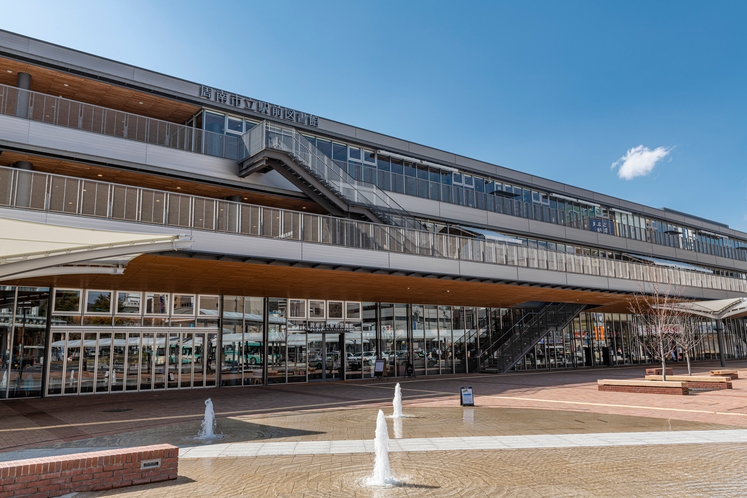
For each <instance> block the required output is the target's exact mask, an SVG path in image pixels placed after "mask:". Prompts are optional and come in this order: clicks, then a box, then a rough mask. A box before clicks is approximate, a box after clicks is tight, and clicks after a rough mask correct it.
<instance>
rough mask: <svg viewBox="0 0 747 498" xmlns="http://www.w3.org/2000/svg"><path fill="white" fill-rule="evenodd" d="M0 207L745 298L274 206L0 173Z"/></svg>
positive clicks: (604, 266)
mask: <svg viewBox="0 0 747 498" xmlns="http://www.w3.org/2000/svg"><path fill="white" fill-rule="evenodd" d="M0 206H6V207H12V208H20V209H31V210H39V211H46V212H53V213H64V214H69V215H75V216H90V217H95V218H104V219H111V220H121V221H129V222H136V223H148V224H155V225H162V226H170V227H175V228H187V229H194V230H208V231H215V232H224V233H231V234H238V235H246V236H251V237H266V238H272V239H283V240H289V241H300V242H308V243H315V244H327V245H334V246H340V247H349V248H356V249H367V250H373V251H387V252H395V253H404V254H414V255H419V256H425V257H437V258H445V259H452V260H462V261H474V262H479V263H489V264H496V265H504V266H512V267H523V268H537V269H543V270H550V271H559V272H568V273H578V274H584V275H596V276H601V277H614V278H622V279H627V280H636V281H640V282H661V283H662V284H666V285H672V286H691V287H701V288H707V289H717V290H724V291H734V292H747V280H743V279H738V278H732V277H725V276H720V275H712V274H706V273H702V272H698V271H689V270H683V269H678V268H666V267H658V266H648V265H643V264H638V263H633V262H627V261H618V260H610V259H605V258H598V257H590V256H579V255H576V254H566V253H563V252H555V251H549V250H544V249H536V248H531V247H525V246H517V245H515V244H507V243H503V242H500V241H492V240H481V239H474V238H469V237H460V236H457V235H450V234H444V233H433V232H428V231H423V230H414V229H408V228H403V227H397V226H391V225H381V224H375V223H368V222H362V221H352V220H348V219H342V218H335V217H331V216H324V215H317V214H310V213H303V212H298V211H290V210H285V209H277V208H272V207H264V206H257V205H252V204H243V203H239V202H232V201H226V200H217V199H211V198H207V197H199V196H192V195H185V194H177V193H172V192H165V191H160V190H151V189H145V188H140V187H130V186H126V185H119V184H113V183H107V182H100V181H94V180H84V179H80V178H73V177H66V176H61V175H53V174H48V173H39V172H32V171H24V170H16V169H13V168H7V167H0Z"/></svg>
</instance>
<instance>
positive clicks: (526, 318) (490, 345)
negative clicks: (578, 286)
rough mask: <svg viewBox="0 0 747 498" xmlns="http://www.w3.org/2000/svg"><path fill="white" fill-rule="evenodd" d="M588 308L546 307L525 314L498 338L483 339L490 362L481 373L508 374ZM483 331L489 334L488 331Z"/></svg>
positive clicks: (507, 325) (506, 326)
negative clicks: (546, 339)
mask: <svg viewBox="0 0 747 498" xmlns="http://www.w3.org/2000/svg"><path fill="white" fill-rule="evenodd" d="M586 307H587V306H586V305H584V304H572V303H543V304H542V305H541V306H539V307H538V308H534V309H527V310H524V312H523V313H521V314H520V315H519V316H517V317H516V318H515V319H514V320H513V321H511V322H509V323H508V324H504V326H503V327H502V328H501V329H500V330H499V331H498V332H497V334H492V335H488V334H484V335H482V336H481V337H480V349H481V350H482V351H483V352H484V355H485V357H486V359H485V360H483V361H482V362H481V365H480V368H479V370H480V371H482V372H492V373H505V372H508V371H509V370H511V369H512V368H513V367H514V366H516V364H517V363H519V362H520V361H522V360H523V359H524V357H525V356H526V355H527V354H528V353H530V352H531V351H532V349H533V348H534V347H535V346H536V345H537V344H538V343H539V342H540V341H541V340H542V339H544V338H545V336H546V335H547V334H548V333H549V332H550V331H552V330H563V329H564V328H565V327H566V326H568V324H570V323H571V321H572V320H573V319H574V318H576V317H577V316H578V315H579V313H581V312H582V311H583V310H584V309H586ZM478 326H479V325H478ZM480 330H486V327H481V328H480Z"/></svg>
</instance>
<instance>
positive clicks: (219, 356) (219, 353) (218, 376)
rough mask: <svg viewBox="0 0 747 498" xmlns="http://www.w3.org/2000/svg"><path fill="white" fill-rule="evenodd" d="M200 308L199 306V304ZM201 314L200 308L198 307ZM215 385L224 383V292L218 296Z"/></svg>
mask: <svg viewBox="0 0 747 498" xmlns="http://www.w3.org/2000/svg"><path fill="white" fill-rule="evenodd" d="M198 308H199V306H198ZM197 313H198V315H199V309H198V312H197ZM214 361H215V365H216V366H215V387H217V388H220V387H222V384H223V294H221V295H220V297H219V298H218V335H217V337H216V338H215V360H214Z"/></svg>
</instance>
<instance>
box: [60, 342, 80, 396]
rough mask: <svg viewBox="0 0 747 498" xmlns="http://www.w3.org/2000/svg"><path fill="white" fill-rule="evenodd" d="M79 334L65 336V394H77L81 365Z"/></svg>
mask: <svg viewBox="0 0 747 498" xmlns="http://www.w3.org/2000/svg"><path fill="white" fill-rule="evenodd" d="M81 356H82V355H81V334H80V333H78V332H71V333H69V334H67V347H66V348H65V370H64V375H63V377H64V379H65V394H78V381H79V377H80V375H79V374H80V363H81Z"/></svg>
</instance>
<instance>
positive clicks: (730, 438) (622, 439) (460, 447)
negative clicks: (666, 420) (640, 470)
mask: <svg viewBox="0 0 747 498" xmlns="http://www.w3.org/2000/svg"><path fill="white" fill-rule="evenodd" d="M714 443H747V430H725V431H718V430H715V431H676V432H675V431H670V432H608V433H601V434H543V435H537V436H495V437H491V436H478V437H444V438H412V439H390V440H389V452H390V453H396V452H419V451H469V450H512V449H514V450H516V449H532V448H584V447H600V446H651V445H659V446H660V445H680V444H714ZM373 451H374V442H373V440H365V439H364V440H352V441H299V442H287V443H270V442H268V443H229V444H213V445H210V446H200V447H191V448H182V449H181V450H180V451H179V458H188V459H194V458H227V457H256V456H289V455H349V454H353V453H372V452H373Z"/></svg>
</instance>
